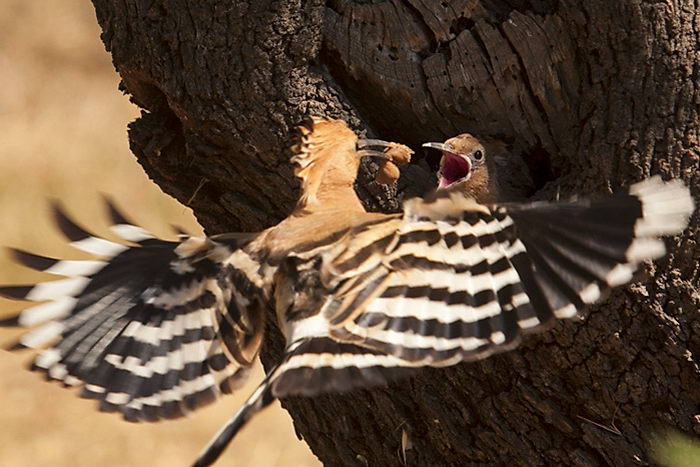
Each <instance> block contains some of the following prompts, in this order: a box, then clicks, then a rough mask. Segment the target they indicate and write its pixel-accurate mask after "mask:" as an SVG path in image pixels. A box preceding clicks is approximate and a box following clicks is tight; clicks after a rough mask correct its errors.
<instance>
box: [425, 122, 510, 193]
mask: <svg viewBox="0 0 700 467" xmlns="http://www.w3.org/2000/svg"><path fill="white" fill-rule="evenodd" d="M423 147H426V148H433V149H438V150H440V151H441V152H442V157H441V158H440V169H439V171H438V175H437V177H438V189H440V190H449V191H457V192H461V193H464V194H466V195H468V196H470V197H472V198H474V199H475V200H476V201H477V202H479V203H495V202H497V201H498V200H499V198H500V197H499V188H498V183H497V180H496V166H495V163H496V159H495V157H491V156H492V155H491V154H489V153H488V151H487V149H486V147H485V145H484V144H482V142H481V141H479V140H478V139H477V138H475V137H474V136H472V135H470V134H469V133H462V134H461V135H457V136H455V137H453V138H450V139H448V140H447V141H445V142H444V143H425V144H423Z"/></svg>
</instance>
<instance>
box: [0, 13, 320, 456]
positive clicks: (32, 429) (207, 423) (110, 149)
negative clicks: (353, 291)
mask: <svg viewBox="0 0 700 467" xmlns="http://www.w3.org/2000/svg"><path fill="white" fill-rule="evenodd" d="M99 33H100V30H99V27H98V26H97V21H96V19H95V14H94V10H93V8H92V4H91V3H90V1H89V0H63V1H61V2H56V1H51V0H33V1H31V2H27V1H25V0H3V1H2V2H0V245H2V246H12V247H15V248H22V249H27V250H31V251H33V252H35V253H39V254H45V255H48V256H62V257H66V258H68V257H72V258H74V259H87V255H85V254H81V253H80V252H77V251H75V250H73V249H71V248H68V247H66V246H65V244H64V241H63V238H62V237H61V236H60V235H59V234H58V233H57V232H56V229H55V228H54V227H53V225H52V224H51V220H50V215H49V210H48V203H47V200H48V199H51V198H54V199H57V200H60V201H61V203H63V205H64V206H65V207H66V209H67V211H68V212H69V213H71V214H72V215H73V217H74V218H75V219H76V220H77V221H78V222H79V223H81V224H83V225H86V226H88V227H89V228H90V230H93V231H95V232H96V233H99V234H102V235H105V236H106V237H107V238H112V239H114V237H112V236H111V235H110V234H109V232H108V230H107V225H108V224H107V220H106V216H105V213H104V208H103V206H102V204H101V202H100V198H99V196H98V193H100V192H102V193H107V194H109V195H111V196H112V198H113V199H114V200H116V202H117V204H118V205H120V206H122V208H123V210H124V211H126V212H127V213H128V214H129V215H130V217H131V218H133V219H134V220H135V221H137V222H138V223H140V224H141V225H143V226H144V227H146V228H147V229H149V230H151V232H154V233H156V234H159V235H163V236H166V237H171V236H172V234H171V233H170V230H169V229H168V228H167V226H168V225H169V224H171V223H172V224H179V225H182V226H184V227H186V228H187V229H188V230H190V231H192V232H201V229H200V228H199V227H198V226H197V224H196V222H195V220H194V218H193V216H192V214H191V212H190V211H189V209H186V208H184V207H183V206H182V205H180V204H178V203H177V202H175V201H174V200H172V199H171V198H169V197H168V196H166V195H164V194H162V193H161V192H160V190H159V189H158V187H156V186H155V185H154V184H153V183H151V182H150V181H149V180H148V178H147V177H146V175H145V173H144V172H143V170H142V169H141V167H140V166H139V165H138V164H137V163H136V160H135V158H134V157H133V156H132V155H131V153H130V152H129V148H128V142H127V135H126V125H127V123H128V122H129V121H131V120H133V119H134V118H135V117H136V116H137V115H138V110H137V108H136V107H135V106H134V105H132V104H131V103H129V100H128V99H127V97H125V96H123V95H122V94H121V93H120V92H119V91H118V90H117V85H118V81H119V80H118V76H117V74H116V72H115V71H114V69H113V67H112V64H111V61H110V56H109V55H108V54H107V52H105V51H104V48H103V45H102V42H101V41H100V39H99ZM53 277H55V276H42V275H41V274H39V273H35V272H32V271H27V270H25V269H22V268H20V267H16V266H14V265H13V264H12V262H11V261H10V259H9V257H8V255H7V254H6V253H5V252H4V251H2V252H0V283H3V284H20V283H27V282H35V281H37V280H42V279H46V278H53ZM24 306H26V305H24ZM22 308H23V304H22V303H16V302H11V301H9V300H4V299H2V298H0V318H3V317H7V316H9V315H12V314H13V313H15V312H16V311H18V310H20V309H22ZM18 335H19V334H18V332H16V331H14V330H9V329H6V328H3V329H0V345H2V346H3V347H4V346H6V345H7V344H10V343H12V342H13V341H14V339H16V338H17V336H18ZM31 359H32V352H30V351H23V352H19V353H9V352H6V351H4V350H0V374H1V375H2V376H1V377H0V407H1V409H0V426H1V427H2V436H1V437H0V464H2V465H7V466H61V465H71V466H88V465H89V466H94V465H100V466H113V465H114V466H116V465H122V466H123V465H134V466H138V465H148V466H173V465H189V463H190V462H191V461H192V460H194V458H195V456H196V455H197V454H198V453H199V451H200V450H201V449H202V448H203V447H204V445H205V444H206V443H207V442H208V440H209V438H210V437H211V436H212V435H213V434H214V433H215V432H216V431H217V430H218V429H219V428H220V427H221V425H222V424H223V423H224V422H225V420H227V419H228V418H229V417H230V416H231V415H232V414H233V413H234V412H235V410H236V409H237V408H238V406H239V405H240V404H241V403H242V402H243V400H244V399H245V397H246V396H247V395H248V394H249V393H250V392H252V391H253V389H254V388H255V385H256V384H257V382H258V381H259V380H260V379H261V377H262V371H261V370H260V369H258V370H257V372H256V373H255V374H254V375H253V376H252V378H251V381H252V383H251V384H248V385H247V386H246V387H244V388H243V389H242V390H240V391H239V393H238V394H239V395H237V396H233V397H232V396H229V397H225V398H224V399H222V400H221V401H219V402H217V403H214V404H213V405H211V406H209V407H207V408H206V409H203V410H202V411H200V412H198V413H195V414H194V415H193V416H192V417H190V418H186V419H182V420H177V421H169V422H162V423H156V424H133V423H127V422H124V421H122V420H121V418H120V417H119V416H118V415H115V414H103V413H100V412H98V411H97V410H96V408H95V402H94V401H90V400H85V399H80V398H78V397H76V394H75V392H76V391H75V390H67V389H63V388H62V387H61V386H60V385H59V384H56V383H46V382H44V381H43V378H42V377H41V376H40V375H39V374H37V373H31V372H29V371H26V369H25V368H26V366H27V365H28V364H29V363H30V362H31ZM234 464H235V465H236V466H317V465H319V462H318V461H317V460H316V458H315V457H314V456H313V455H312V454H311V452H310V451H309V450H308V448H307V447H306V445H305V444H304V443H302V442H301V441H299V440H297V438H296V436H295V434H294V429H293V427H292V423H291V419H290V418H289V416H288V415H287V413H286V412H285V411H283V410H282V409H281V408H280V407H279V405H278V404H276V405H275V406H274V407H272V408H271V409H268V410H266V411H264V412H263V413H262V414H260V415H259V416H258V417H256V418H254V419H253V420H252V422H251V423H250V424H249V425H248V427H247V428H246V429H245V430H243V432H242V433H241V434H240V436H238V437H237V439H236V440H235V442H234V444H233V445H232V446H231V447H230V448H229V449H228V450H227V451H226V452H225V453H224V456H223V458H222V460H221V462H220V463H219V464H217V465H222V466H225V465H234Z"/></svg>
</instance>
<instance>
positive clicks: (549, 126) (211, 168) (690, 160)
mask: <svg viewBox="0 0 700 467" xmlns="http://www.w3.org/2000/svg"><path fill="white" fill-rule="evenodd" d="M93 3H94V5H95V8H96V12H97V18H98V21H99V23H100V25H101V27H102V30H103V34H102V39H103V41H104V43H105V45H106V47H107V49H108V50H109V51H110V52H111V53H112V56H113V60H114V64H115V67H116V69H117V71H118V72H119V74H120V75H121V77H122V85H123V89H124V91H125V92H126V93H127V94H128V95H129V96H130V97H131V98H132V100H133V101H134V102H135V103H136V104H137V105H139V106H140V107H141V108H143V114H142V116H141V117H140V118H139V119H137V120H136V121H134V122H133V123H131V124H130V127H129V138H130V142H131V148H132V150H133V152H134V154H136V156H137V157H138V160H139V162H140V163H141V164H142V165H143V167H144V169H145V170H146V172H147V173H148V174H149V176H150V177H151V178H152V179H153V180H154V181H155V182H156V183H157V184H158V185H159V186H160V187H161V188H162V189H163V190H164V191H165V192H167V193H169V194H171V195H173V196H174V197H176V198H177V199H179V200H180V201H181V202H183V203H185V204H188V205H189V206H190V207H192V208H193V210H194V212H195V214H196V215H197V217H198V219H199V221H200V223H201V224H202V225H203V226H204V227H205V228H206V230H207V232H208V233H210V234H212V233H219V232H225V231H254V230H260V229H262V228H264V227H267V226H270V225H273V224H275V223H276V222H278V221H279V220H281V219H282V218H284V217H285V216H286V214H287V213H288V212H289V211H290V210H291V208H292V206H293V204H294V202H295V200H296V197H297V194H298V184H297V182H296V181H295V180H294V177H293V176H292V170H291V165H290V163H289V162H288V158H289V151H288V149H287V148H288V146H289V143H290V141H291V138H290V135H291V134H293V126H294V124H295V123H296V122H298V121H300V120H301V119H302V117H303V116H305V115H308V114H314V115H325V116H330V117H336V118H343V119H345V120H347V121H348V122H349V123H350V125H351V126H352V127H353V128H354V129H356V130H358V131H365V130H366V131H367V132H368V134H369V135H370V136H376V137H381V138H383V139H388V140H395V141H399V142H403V143H406V144H409V145H412V146H413V147H414V149H417V150H418V149H419V144H420V143H421V142H424V141H430V140H432V141H436V140H437V141H439V140H444V139H446V138H447V137H449V136H453V135H455V134H457V133H460V132H465V131H468V132H470V133H473V134H476V135H478V136H488V137H497V138H499V139H501V140H503V141H505V142H507V143H508V144H509V146H510V148H511V152H510V155H511V157H513V158H514V159H517V158H522V159H523V160H524V161H525V163H526V164H527V166H528V168H529V170H530V172H531V175H532V177H533V179H534V182H535V185H536V186H535V187H534V188H535V189H536V193H535V194H534V198H537V199H553V198H555V197H557V196H561V197H568V196H571V195H575V194H584V193H600V192H608V191H610V190H611V189H615V188H617V187H620V186H623V185H627V184H629V183H631V182H633V181H636V180H640V179H642V178H645V177H647V176H649V175H651V174H656V173H659V174H661V175H662V176H664V177H665V178H670V177H677V178H682V179H684V180H685V181H686V183H687V184H688V185H690V186H691V189H692V192H693V195H694V196H695V198H696V199H698V198H700V197H699V196H698V195H699V194H700V171H699V170H698V167H699V159H700V139H699V138H700V135H699V133H698V131H699V130H698V128H700V116H699V115H698V112H699V109H700V71H699V70H700V69H699V63H700V54H699V53H698V49H697V44H698V41H699V40H700V10H698V7H697V6H696V4H695V2H694V1H690V0H667V1H664V2H648V1H642V0H614V1H611V0H578V1H574V0H568V1H567V0H561V1H556V0H444V1H437V0H403V1H401V0H387V1H380V0H375V1H368V0H366V1H360V0H356V1H350V0H328V1H326V2H322V1H319V0H312V1H300V0H275V1H273V0H255V1H248V2H243V1H232V2H221V1H215V0H200V1H198V2H188V1H183V0H169V1H167V2H166V1H163V0H155V1H143V0H119V1H118V0H93ZM418 152H419V156H421V155H422V154H421V153H420V151H418ZM423 156H425V157H418V158H417V159H418V161H417V163H415V164H411V165H410V166H408V167H407V168H404V169H403V171H402V181H401V183H400V184H399V186H398V188H392V189H387V188H384V187H381V186H379V185H376V184H375V183H374V182H372V176H371V174H372V171H373V170H376V167H372V165H371V163H369V164H368V165H366V166H364V167H363V170H362V173H361V176H360V179H359V182H358V187H357V188H358V192H359V193H360V195H361V197H362V199H363V201H364V202H365V203H366V206H367V207H368V209H370V210H383V211H391V210H397V209H398V208H399V206H400V201H401V199H403V197H405V196H411V195H415V194H420V193H422V192H424V191H425V190H426V189H428V188H429V187H430V186H431V185H432V184H433V179H434V175H432V174H431V172H430V170H429V165H430V164H431V163H434V161H431V160H430V156H428V155H423ZM698 226H699V219H698V215H697V214H695V215H694V216H693V218H692V225H691V227H690V229H689V230H687V231H686V233H685V234H684V235H683V236H681V237H680V238H675V239H671V240H669V241H668V242H667V245H668V246H669V250H670V252H671V253H670V254H669V255H668V256H667V257H666V258H665V259H662V260H659V261H657V262H655V263H654V264H653V265H649V266H648V267H647V268H646V271H645V274H643V275H642V278H641V281H640V282H638V283H636V284H635V285H632V286H629V287H626V288H624V289H622V290H618V291H615V292H614V293H612V294H611V296H610V297H609V299H608V300H606V301H605V302H604V303H602V304H601V305H599V306H596V307H594V308H593V309H592V310H591V313H590V315H589V316H588V318H587V319H585V320H582V321H581V322H566V323H561V324H559V325H557V326H556V327H555V328H554V329H553V330H552V331H549V332H547V333H545V334H542V335H538V336H532V337H528V338H526V339H525V340H524V342H523V344H522V345H521V346H520V347H519V348H518V349H517V350H515V351H511V352H509V353H507V354H503V355H498V356H495V357H491V358H489V359H487V360H485V361H483V362H479V363H470V364H461V365H457V366H455V367H451V368H447V369H426V370H425V371H424V372H423V373H422V374H421V376H419V377H416V378H413V379H410V380H406V381H401V382H399V383H397V384H393V385H391V386H389V387H388V388H382V389H376V390H373V391H357V392H353V393H350V394H344V395H327V396H322V397H318V398H315V399H289V400H286V401H284V406H285V407H286V408H287V409H288V410H289V411H290V413H291V414H292V417H293V418H294V421H295V426H296V429H297V431H298V433H299V435H300V436H301V437H303V439H304V440H305V441H306V442H307V443H308V444H309V446H310V447H311V449H312V450H313V452H314V453H315V454H316V455H317V456H318V457H319V459H321V461H322V462H323V463H324V464H327V465H355V464H357V465H395V464H409V465H448V464H449V465H473V464H480V463H488V464H516V465H553V464H569V465H585V466H594V465H636V464H641V465H644V464H647V463H649V462H651V461H650V459H651V457H650V456H651V454H652V453H651V450H650V449H651V448H650V445H649V439H650V437H651V436H652V435H653V434H654V433H656V432H657V431H658V430H663V429H665V428H667V427H675V428H677V429H680V430H683V431H685V432H688V433H695V434H696V435H698V434H700V409H699V404H700V384H698V383H700V378H699V377H698V376H699V375H700V369H699V366H698V363H699V357H700V319H698V309H699V308H700V307H699V305H700V292H699V290H698V283H699V277H700V270H699V269H700V268H699V266H698V264H699V260H700V250H699V249H698V247H697V243H698V242H699V241H700V229H699V227H698ZM281 348H282V341H281V337H280V335H279V333H278V332H277V331H276V330H275V329H271V332H270V335H269V336H268V338H267V341H266V348H265V350H264V352H263V361H264V362H265V363H266V364H267V365H269V364H270V363H272V362H274V361H275V360H276V359H277V358H278V357H279V355H280V351H281ZM253 423H255V421H253ZM238 448H241V449H242V447H238Z"/></svg>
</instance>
